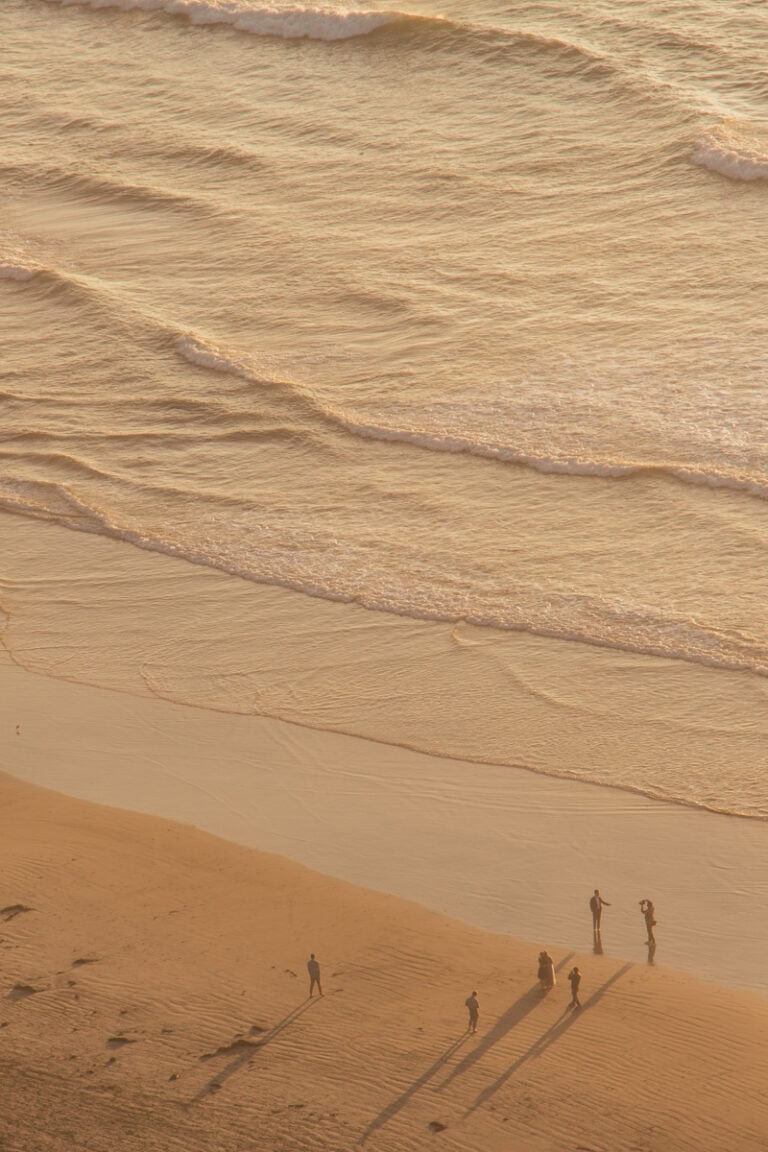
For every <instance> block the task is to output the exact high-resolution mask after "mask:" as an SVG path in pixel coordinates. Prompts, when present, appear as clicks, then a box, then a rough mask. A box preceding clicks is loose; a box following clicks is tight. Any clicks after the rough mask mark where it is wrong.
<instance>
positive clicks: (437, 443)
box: [175, 334, 768, 500]
mask: <svg viewBox="0 0 768 1152" xmlns="http://www.w3.org/2000/svg"><path fill="white" fill-rule="evenodd" d="M175 347H176V351H177V352H178V353H179V355H181V356H183V357H184V359H185V360H188V361H189V362H190V363H193V364H199V365H200V366H201V367H203V368H208V369H211V370H213V371H217V372H228V373H232V374H234V375H237V376H240V377H243V378H245V379H247V380H252V381H253V382H254V383H259V384H267V383H269V384H272V385H276V386H282V387H284V388H285V389H288V390H290V391H291V392H292V393H293V395H294V396H295V397H296V399H297V400H298V401H300V402H301V403H302V405H303V406H304V407H305V408H311V409H312V411H313V413H314V414H315V415H316V416H318V417H320V418H321V419H323V420H324V421H326V422H327V423H332V424H334V425H336V426H337V427H340V428H343V429H344V430H345V431H346V432H349V433H351V434H353V435H355V436H360V437H363V438H366V439H370V440H388V441H393V442H398V443H402V444H412V445H414V446H416V447H418V448H424V449H427V450H428V451H433V452H452V453H467V454H469V455H472V456H483V457H487V458H489V459H492V460H500V461H503V462H505V463H509V464H517V465H520V466H522V467H526V468H532V469H534V470H535V471H537V472H543V473H560V474H564V475H570V476H600V477H606V478H616V479H622V478H625V477H632V476H641V475H649V476H651V475H659V474H661V475H668V476H670V477H672V478H673V479H675V480H678V481H680V482H682V483H685V484H695V485H706V486H709V487H713V488H732V489H736V490H737V491H741V492H745V493H747V494H748V495H750V496H756V497H759V498H761V499H763V500H768V475H766V476H764V477H763V476H760V475H757V476H755V475H753V474H750V473H747V472H746V471H744V472H740V471H738V470H736V469H730V470H726V469H723V470H722V471H715V470H712V469H708V468H705V467H701V468H695V467H689V468H685V467H682V466H678V465H670V464H664V463H652V462H648V461H640V460H636V461H630V460H611V459H605V458H603V459H585V458H583V457H573V456H568V455H566V454H564V453H563V454H557V453H555V452H551V453H549V454H543V453H542V454H537V453H535V452H529V451H524V450H521V449H520V448H519V447H517V446H515V445H510V444H504V443H499V442H494V441H491V440H484V439H481V438H478V437H472V436H466V435H460V434H458V433H457V432H454V431H452V430H450V429H447V428H446V429H439V430H437V429H426V428H407V427H402V426H395V425H387V424H384V423H373V422H371V423H368V422H363V421H361V420H359V419H356V418H355V417H353V416H351V415H350V414H348V413H345V412H342V411H338V410H334V409H331V408H328V407H327V406H324V405H322V404H320V403H319V402H318V401H316V400H314V399H313V398H312V397H311V396H310V394H309V393H308V392H307V391H305V390H304V389H303V388H301V386H300V385H297V384H296V383H294V382H288V381H285V382H283V383H282V384H280V382H278V381H274V380H269V381H268V380H265V379H264V376H263V374H262V373H260V372H259V371H258V368H257V366H256V364H255V363H252V362H251V361H249V360H248V359H247V358H245V357H241V358H237V357H233V356H231V355H229V354H228V353H226V352H225V351H223V350H222V349H221V348H218V347H217V346H216V345H214V344H210V343H208V342H206V341H204V340H202V339H200V337H198V336H193V335H191V334H186V335H184V336H181V337H180V338H179V339H178V340H177V341H176V345H175Z"/></svg>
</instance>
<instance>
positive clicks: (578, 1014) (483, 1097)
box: [464, 964, 632, 1119]
mask: <svg viewBox="0 0 768 1152" xmlns="http://www.w3.org/2000/svg"><path fill="white" fill-rule="evenodd" d="M631 967H632V965H631V964H625V965H624V966H623V968H620V969H619V970H618V972H614V974H613V976H611V977H610V979H609V980H606V982H605V984H602V985H601V986H600V987H599V988H598V989H597V991H596V992H593V993H592V995H591V996H590V997H589V999H588V1000H585V1002H584V1004H583V1005H582V1006H581V1008H579V1009H576V1010H573V1011H572V1010H571V1006H570V1004H569V1005H568V1006H567V1008H566V1009H565V1010H564V1012H563V1014H562V1016H561V1017H560V1019H559V1020H558V1021H556V1023H554V1024H553V1025H552V1027H551V1028H549V1029H548V1030H547V1031H546V1032H545V1033H544V1034H543V1035H542V1036H540V1037H539V1039H538V1040H537V1041H536V1042H535V1043H534V1044H532V1045H531V1047H530V1048H529V1049H528V1051H527V1052H524V1053H523V1055H522V1056H520V1057H519V1059H517V1060H516V1061H515V1062H514V1064H512V1065H510V1067H509V1068H508V1069H507V1070H506V1072H503V1073H502V1075H501V1076H499V1078H498V1080H496V1081H494V1083H493V1084H491V1085H489V1086H488V1087H487V1088H485V1089H483V1091H482V1092H481V1093H480V1095H479V1096H478V1097H477V1099H476V1100H475V1102H474V1104H472V1106H471V1107H470V1108H468V1109H467V1111H466V1112H465V1113H464V1117H465V1119H466V1117H467V1116H471V1115H472V1113H473V1112H474V1111H476V1109H478V1108H480V1107H481V1106H482V1105H483V1104H486V1103H487V1102H488V1101H489V1100H490V1098H491V1097H492V1096H495V1095H496V1093H497V1092H498V1090H499V1089H500V1088H503V1086H504V1085H505V1084H506V1082H507V1080H509V1078H510V1077H511V1076H513V1075H514V1074H515V1072H517V1070H518V1068H520V1067H522V1065H523V1064H525V1063H526V1061H527V1060H531V1059H532V1058H533V1057H534V1056H541V1054H542V1053H543V1052H545V1051H546V1049H547V1048H549V1046H550V1044H554V1043H555V1041H556V1040H559V1039H560V1037H561V1036H562V1034H563V1033H564V1032H566V1031H567V1030H568V1029H569V1028H570V1027H572V1025H573V1024H575V1023H576V1021H577V1020H580V1019H581V1018H582V1015H583V1013H584V1012H585V1011H586V1010H587V1009H588V1008H592V1007H594V1005H595V1004H597V1002H598V1000H600V999H601V998H602V996H604V995H605V993H606V992H607V991H608V989H609V988H610V987H611V985H612V984H615V983H616V981H617V980H620V979H621V977H622V976H624V975H625V973H627V972H628V971H629V970H630V968H631Z"/></svg>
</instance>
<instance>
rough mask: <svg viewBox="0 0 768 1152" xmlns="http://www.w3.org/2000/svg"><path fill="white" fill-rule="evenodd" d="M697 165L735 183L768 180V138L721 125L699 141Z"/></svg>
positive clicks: (694, 158) (693, 156)
mask: <svg viewBox="0 0 768 1152" xmlns="http://www.w3.org/2000/svg"><path fill="white" fill-rule="evenodd" d="M691 159H692V160H693V162H694V164H699V165H700V166H701V167H702V168H709V169H710V171H712V172H719V173H720V175H721V176H728V177H729V178H730V179H731V180H761V179H768V139H760V137H758V136H756V135H755V134H754V133H752V132H750V131H748V130H744V129H742V128H739V127H736V126H735V125H731V124H718V125H717V127H715V128H712V129H711V130H710V131H709V132H705V133H704V135H703V136H701V137H700V138H699V139H698V140H697V141H696V146H695V148H694V151H693V155H692V157H691Z"/></svg>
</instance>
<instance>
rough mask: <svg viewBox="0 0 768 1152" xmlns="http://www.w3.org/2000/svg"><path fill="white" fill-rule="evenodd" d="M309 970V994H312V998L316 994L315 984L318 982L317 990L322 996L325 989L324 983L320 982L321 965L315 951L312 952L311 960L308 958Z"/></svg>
mask: <svg viewBox="0 0 768 1152" xmlns="http://www.w3.org/2000/svg"><path fill="white" fill-rule="evenodd" d="M307 972H309V995H310V998H311V997H312V996H313V995H314V991H315V984H317V990H318V992H319V993H320V995H321V996H322V994H323V989H322V985H321V984H320V965H319V964H318V962H317V960H316V959H315V954H314V952H312V953H311V955H310V957H309V960H307Z"/></svg>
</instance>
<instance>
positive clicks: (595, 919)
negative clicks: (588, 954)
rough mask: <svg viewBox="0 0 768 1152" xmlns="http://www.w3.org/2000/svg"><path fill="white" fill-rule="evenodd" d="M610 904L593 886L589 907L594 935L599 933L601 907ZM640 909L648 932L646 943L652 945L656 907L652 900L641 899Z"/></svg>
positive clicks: (654, 938)
mask: <svg viewBox="0 0 768 1152" xmlns="http://www.w3.org/2000/svg"><path fill="white" fill-rule="evenodd" d="M610 906H611V905H610V903H609V902H608V901H607V900H604V899H603V897H602V896H601V895H600V889H599V888H595V891H594V893H593V894H592V896H590V899H589V907H590V910H591V912H592V931H593V932H594V934H595V936H599V935H600V920H601V919H602V915H603V907H606V908H610ZM640 911H641V913H642V916H643V919H644V920H645V929H646V932H647V933H648V939H647V940H646V944H651V945H653V944H655V943H656V937H655V936H654V934H653V930H654V928H655V927H656V909H655V907H654V904H653V900H647V899H644V900H641V901H640Z"/></svg>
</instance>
